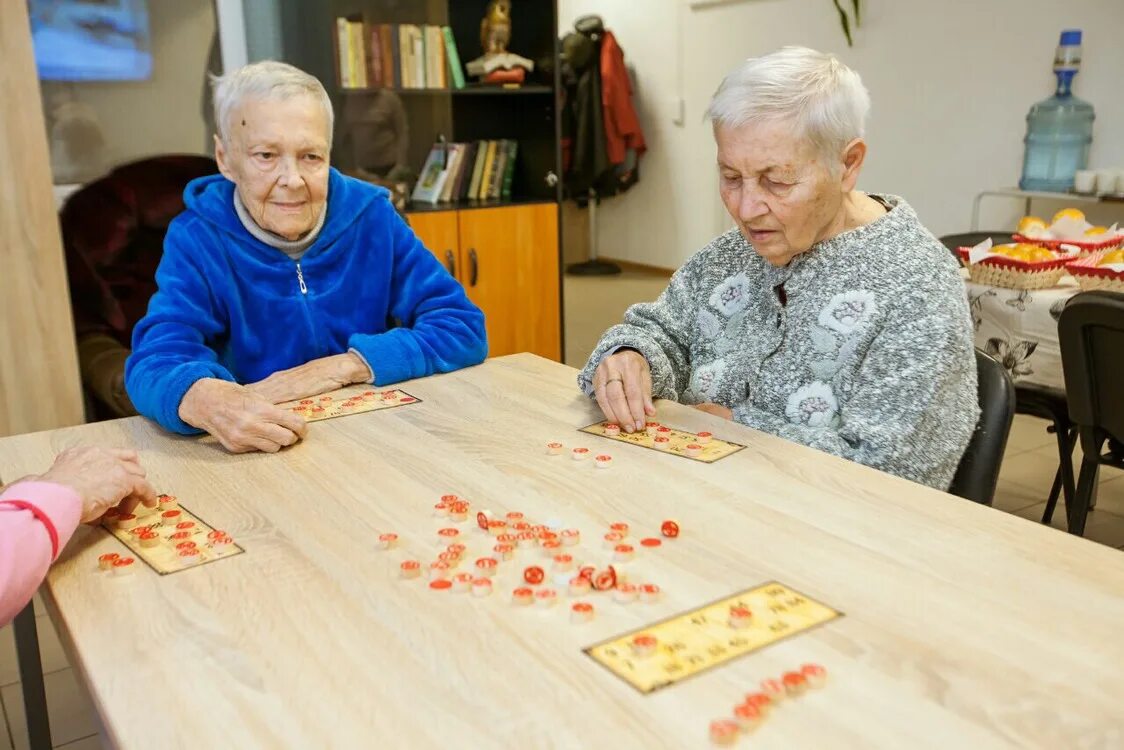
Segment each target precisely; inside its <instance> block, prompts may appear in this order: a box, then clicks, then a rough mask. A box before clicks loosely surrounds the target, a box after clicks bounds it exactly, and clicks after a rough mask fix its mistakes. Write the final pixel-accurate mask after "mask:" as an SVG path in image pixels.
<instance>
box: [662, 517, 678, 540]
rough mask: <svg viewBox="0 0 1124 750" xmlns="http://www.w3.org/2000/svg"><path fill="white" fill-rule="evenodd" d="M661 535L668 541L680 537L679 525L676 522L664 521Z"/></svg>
mask: <svg viewBox="0 0 1124 750" xmlns="http://www.w3.org/2000/svg"><path fill="white" fill-rule="evenodd" d="M660 533H661V534H663V535H664V536H666V537H667V538H668V539H674V538H675V537H677V536H679V524H677V523H676V522H675V521H664V522H663V525H662V526H660Z"/></svg>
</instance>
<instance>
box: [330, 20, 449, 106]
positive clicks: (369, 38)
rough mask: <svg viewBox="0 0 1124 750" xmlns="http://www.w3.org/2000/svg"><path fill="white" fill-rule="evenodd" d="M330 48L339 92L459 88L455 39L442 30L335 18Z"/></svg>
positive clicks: (447, 30) (431, 26) (426, 26)
mask: <svg viewBox="0 0 1124 750" xmlns="http://www.w3.org/2000/svg"><path fill="white" fill-rule="evenodd" d="M335 47H336V69H337V71H338V79H339V80H338V83H339V86H340V88H344V89H368V88H381V87H393V88H399V89H442V90H444V89H451V88H457V89H461V88H464V83H465V79H464V70H463V68H462V66H461V62H460V55H459V54H458V52H457V45H456V40H455V39H454V38H453V32H452V30H451V29H449V27H447V26H434V25H431V24H426V25H417V24H388V23H379V24H373V23H367V22H365V21H363V20H362V19H359V20H356V18H355V17H340V18H337V19H336V38H335Z"/></svg>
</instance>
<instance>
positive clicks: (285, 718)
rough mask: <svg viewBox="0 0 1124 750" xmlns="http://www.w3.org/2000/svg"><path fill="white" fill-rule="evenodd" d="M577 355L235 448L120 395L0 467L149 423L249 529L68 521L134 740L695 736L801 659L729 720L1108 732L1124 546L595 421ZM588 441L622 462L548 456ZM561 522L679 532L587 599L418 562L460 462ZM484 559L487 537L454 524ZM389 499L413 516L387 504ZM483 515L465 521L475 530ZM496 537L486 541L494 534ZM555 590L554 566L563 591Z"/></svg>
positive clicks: (200, 497)
mask: <svg viewBox="0 0 1124 750" xmlns="http://www.w3.org/2000/svg"><path fill="white" fill-rule="evenodd" d="M574 375H575V371H574V370H572V369H570V368H567V367H563V366H561V365H557V364H554V363H550V362H547V361H546V360H542V359H538V358H535V357H532V356H530V355H517V356H513V357H506V358H502V359H498V360H490V361H489V362H487V363H486V364H484V365H482V366H479V367H476V368H471V369H468V370H463V371H461V372H457V373H452V374H449V375H442V376H437V377H433V378H428V379H423V380H418V381H412V382H408V383H404V384H402V385H401V387H402V388H403V389H404V390H406V391H408V392H410V393H412V394H413V395H415V396H418V397H420V398H421V399H423V401H424V403H422V404H416V405H413V406H409V407H403V408H396V409H389V410H385V411H378V412H373V413H370V414H364V415H356V416H351V417H345V418H341V419H335V420H330V421H325V422H319V423H315V424H313V425H311V426H310V431H309V436H308V438H307V439H306V440H305V441H304V442H303V443H301V444H299V445H297V446H295V447H294V448H293V449H290V450H287V451H286V452H284V453H283V454H280V455H273V456H270V455H263V454H253V455H242V456H232V455H228V454H226V453H224V452H223V451H222V450H221V448H219V447H218V446H217V444H216V443H214V442H213V441H210V440H208V439H203V440H200V439H185V438H173V437H169V436H167V435H166V434H164V433H162V432H161V431H160V430H159V429H158V428H156V427H155V426H154V425H153V424H151V423H150V422H147V421H145V420H143V419H139V418H135V419H128V420H119V421H115V422H108V423H101V424H94V425H86V426H83V427H75V428H67V429H61V430H56V431H54V432H46V433H38V434H34V435H25V436H20V437H13V438H6V439H3V440H0V476H3V477H4V478H6V479H9V480H10V479H12V478H14V477H16V476H20V475H22V474H25V473H28V472H34V471H42V470H43V469H44V468H45V467H46V466H47V465H48V464H49V462H50V460H51V457H52V456H53V454H54V453H55V452H56V451H58V450H61V449H62V448H65V447H69V446H72V445H77V444H97V445H106V446H132V447H136V448H138V449H140V451H141V452H142V460H143V462H144V464H145V466H146V467H147V468H148V470H149V475H150V477H151V478H152V479H153V481H154V483H155V484H156V486H157V487H158V488H159V489H161V490H163V491H165V492H169V493H172V494H175V495H177V496H179V498H180V500H181V501H182V502H183V504H184V505H185V506H186V507H188V508H189V509H190V510H192V511H194V512H195V513H197V514H198V515H200V516H201V517H202V518H203V519H204V520H205V521H207V522H208V523H210V524H212V525H213V526H215V527H218V528H224V529H226V530H227V531H229V532H231V533H232V534H233V536H234V538H235V540H236V541H238V542H239V543H240V544H242V545H243V546H244V547H245V548H246V549H247V552H246V554H243V555H239V556H237V557H234V558H231V559H228V560H223V561H219V562H215V563H213V564H210V565H204V566H202V567H200V568H197V569H193V570H189V571H185V572H182V573H177V574H173V575H170V576H166V577H159V576H157V575H155V574H154V573H152V572H151V571H149V570H147V569H146V568H142V569H141V570H138V571H137V572H136V573H135V574H134V575H133V576H131V577H127V578H119V579H115V578H112V577H109V576H108V575H102V574H100V573H97V572H96V571H95V568H96V558H97V556H98V555H99V554H102V553H104V552H110V551H121V549H122V548H121V546H120V544H119V543H118V542H117V541H116V540H115V539H113V538H111V537H110V536H109V535H108V534H106V533H104V532H103V531H100V530H90V531H89V532H88V533H84V534H79V536H78V537H76V539H75V541H74V542H73V543H72V544H71V545H70V546H69V547H68V549H67V550H66V552H65V553H64V555H63V559H62V560H61V561H60V562H59V563H58V564H57V565H56V566H55V568H54V569H53V572H52V573H51V575H50V578H49V580H48V583H47V586H46V587H45V589H44V592H45V597H46V599H47V602H48V606H49V608H50V609H51V610H52V616H53V617H54V619H55V623H56V626H57V627H58V630H59V633H60V636H61V637H62V640H63V642H64V644H65V646H66V648H67V650H68V652H69V654H70V656H71V659H72V663H73V664H74V666H75V668H76V669H77V670H78V671H79V672H80V673H81V674H82V675H84V677H85V679H86V681H87V684H88V686H89V689H90V692H91V695H92V696H93V699H94V703H95V704H96V706H97V708H98V711H99V712H100V714H101V717H102V720H103V721H104V723H105V726H106V729H107V732H108V734H109V735H110V736H111V737H112V738H113V739H114V740H115V741H116V742H117V743H118V744H119V745H120V746H121V747H125V748H152V747H160V748H178V747H183V748H188V747H191V748H199V747H207V748H210V747H223V748H235V747H237V748H242V747H271V748H273V747H299V748H309V747H349V748H350V747H395V748H429V747H448V746H456V747H466V748H492V747H497V748H532V747H559V748H602V747H612V748H631V747H643V748H653V747H675V748H686V747H705V746H707V745H708V739H707V727H708V724H709V722H710V720H711V719H713V718H720V717H723V716H727V715H729V714H730V712H731V710H732V708H733V706H734V705H735V703H737V702H738V701H740V699H741V697H742V696H743V695H744V694H745V693H746V692H747V691H750V690H753V689H755V686H756V685H757V684H758V683H759V681H760V680H761V679H763V678H766V677H774V676H776V675H779V674H780V673H781V672H784V671H786V670H789V669H792V668H793V667H795V666H798V665H800V664H803V663H806V662H816V663H820V664H823V665H824V666H826V667H827V668H828V670H829V672H830V678H829V681H828V684H827V686H826V687H824V688H823V689H821V690H818V691H814V692H812V693H809V694H808V695H806V696H804V697H802V698H800V699H799V700H798V701H794V702H792V703H791V704H790V705H784V706H783V707H782V708H781V709H779V710H778V711H775V712H774V713H773V715H772V716H771V717H770V718H769V719H768V721H767V722H766V723H765V724H764V725H763V726H762V727H761V728H760V729H759V730H758V731H757V732H756V733H755V734H754V736H753V738H752V743H751V742H750V741H749V740H747V739H744V738H743V739H742V740H740V741H739V746H748V745H750V744H752V745H753V746H754V747H765V748H786V749H791V748H793V747H801V748H804V747H817V748H826V747H831V748H838V747H861V748H875V747H886V748H922V747H934V748H936V747H940V748H968V747H971V748H988V747H1043V748H1061V747H1066V748H1075V747H1087V748H1094V747H1106V748H1107V747H1120V746H1121V743H1122V742H1124V734H1122V726H1124V712H1122V710H1121V708H1120V703H1119V701H1120V696H1121V695H1124V555H1122V554H1121V553H1120V552H1118V551H1116V550H1112V549H1108V548H1104V547H1101V546H1099V545H1096V544H1093V543H1091V542H1088V541H1085V540H1081V539H1076V538H1074V537H1071V536H1068V535H1066V534H1064V533H1061V532H1058V531H1055V530H1053V529H1049V528H1045V527H1042V526H1039V525H1037V524H1035V523H1032V522H1030V521H1026V520H1023V519H1020V518H1016V517H1014V516H1011V515H1008V514H1006V513H1002V512H999V511H996V510H993V509H991V508H986V507H982V506H977V505H974V504H972V503H970V502H967V501H964V500H960V499H957V498H954V497H951V496H948V495H944V494H942V493H939V492H936V491H933V490H930V489H927V488H924V487H921V486H918V485H915V484H912V483H909V482H906V481H904V480H899V479H897V478H894V477H890V476H887V475H884V474H881V473H878V472H876V471H874V470H871V469H868V468H866V467H862V466H858V465H856V464H852V463H849V462H846V461H842V460H839V459H835V458H833V457H830V456H826V455H824V454H821V453H818V452H815V451H812V450H810V449H806V448H804V447H802V446H796V445H793V444H791V443H787V442H784V441H781V440H779V439H777V438H774V437H771V436H768V435H764V434H761V433H758V432H755V431H752V430H749V429H745V428H742V427H740V426H738V425H734V424H732V423H728V422H722V421H721V420H718V419H716V418H714V417H710V416H708V415H705V414H702V413H700V412H697V411H695V410H692V409H689V408H687V407H683V406H680V405H676V404H671V403H663V404H660V414H659V416H658V417H657V419H659V420H661V421H663V422H666V423H668V424H670V425H672V426H675V427H680V428H683V429H690V430H695V431H697V430H702V429H710V430H711V431H712V432H714V433H715V434H716V436H717V437H720V438H724V439H728V440H732V441H734V442H740V443H744V444H746V445H747V446H748V449H747V450H743V451H741V452H739V453H737V454H735V455H734V456H731V457H729V458H727V459H724V460H722V461H720V462H719V463H716V464H713V465H706V464H702V463H698V462H694V461H690V460H687V459H684V458H680V457H675V456H668V455H665V454H661V453H658V452H655V451H648V450H643V449H641V448H637V447H633V446H625V445H621V444H618V443H611V442H609V441H607V440H604V439H601V438H593V437H588V436H584V435H579V434H578V433H577V432H576V428H578V427H582V426H584V425H586V424H588V423H590V422H592V421H595V420H596V419H597V418H598V414H597V412H596V410H595V406H594V405H593V404H591V403H589V402H587V401H586V400H585V399H584V398H583V397H581V396H580V395H579V394H578V393H577V392H576V387H575V380H574ZM551 440H559V441H561V442H563V443H565V444H566V446H567V448H569V447H571V446H575V445H587V446H589V447H591V448H594V449H596V451H597V452H608V453H611V454H612V455H613V456H614V458H615V462H614V463H615V465H614V466H613V467H612V468H611V469H609V470H607V471H599V470H597V469H595V468H594V467H593V466H592V462H591V461H585V462H575V461H572V460H571V459H570V458H569V457H568V456H566V455H562V456H548V455H546V452H545V450H544V445H545V444H546V443H547V442H549V441H551ZM447 493H455V494H458V495H461V496H462V497H465V498H467V499H469V500H470V501H472V502H473V504H474V510H475V509H476V508H489V509H491V510H493V511H495V512H497V513H503V512H506V511H511V510H519V511H523V512H524V513H526V514H527V515H528V516H530V517H534V518H537V519H542V520H546V519H555V520H557V521H561V522H562V523H563V525H564V526H576V527H578V528H580V529H582V531H583V535H584V540H583V543H582V545H581V546H580V547H578V548H575V549H576V550H577V554H578V556H579V557H580V556H582V555H583V554H585V553H586V552H588V555H589V556H591V557H596V556H597V555H602V554H604V553H603V551H602V550H601V544H600V541H599V540H600V535H601V534H602V533H603V530H604V529H605V528H606V527H607V525H608V524H609V523H611V522H614V521H620V520H623V521H626V522H628V523H630V524H632V526H633V529H634V530H635V532H637V533H635V535H636V536H642V535H651V534H653V533H655V532H657V530H658V529H659V525H660V522H661V521H662V520H663V519H665V518H675V519H677V520H678V521H679V523H680V525H681V527H682V530H683V533H682V536H681V537H680V538H679V539H677V540H675V541H674V542H668V543H666V544H664V545H663V546H662V547H660V548H658V549H656V550H652V551H645V552H643V553H642V554H641V555H640V556H638V560H637V561H636V562H634V563H633V564H632V566H631V570H632V571H633V572H634V573H635V574H636V575H638V576H639V577H640V578H644V579H650V580H653V581H655V582H657V583H659V584H660V585H661V586H662V588H663V590H664V597H663V599H662V601H659V602H656V603H649V604H643V603H635V604H631V605H622V604H617V603H615V602H613V601H612V599H611V597H610V596H609V595H608V594H593V595H591V596H590V597H589V600H591V601H593V602H594V604H595V606H596V607H597V610H598V615H597V618H596V619H595V620H594V621H593V622H591V623H587V624H583V625H571V624H570V622H569V611H568V607H567V606H565V601H563V602H560V606H558V607H556V608H554V609H553V610H545V611H544V610H540V609H538V608H528V609H524V608H517V607H515V606H513V605H512V604H511V603H510V592H511V590H512V588H513V587H514V586H515V576H516V572H517V571H519V570H521V569H522V567H523V566H524V565H526V564H528V563H529V561H530V560H532V559H536V560H541V559H542V558H539V557H537V556H535V557H532V551H530V550H520V551H519V552H517V553H516V560H515V561H513V562H509V563H504V564H503V565H504V566H506V568H505V569H504V571H503V572H501V573H500V575H499V576H498V577H497V582H498V584H497V587H496V591H495V593H494V594H493V596H492V597H490V598H486V599H485V598H479V599H478V598H473V597H472V596H471V595H468V594H459V593H458V594H454V593H451V592H436V591H431V590H430V589H429V588H428V586H427V584H426V582H425V578H424V577H423V578H422V579H418V580H413V581H403V580H400V579H399V578H398V565H399V563H400V561H401V560H403V559H405V558H406V557H415V558H418V559H421V560H423V561H426V562H428V561H429V560H432V559H433V556H434V554H435V552H436V549H437V544H436V537H435V531H436V529H437V528H439V527H440V526H443V525H448V519H437V518H435V517H434V516H433V513H432V506H433V504H434V503H436V502H437V501H438V499H439V497H440V496H441V495H443V494H447ZM461 528H462V529H463V530H464V532H466V533H467V535H468V537H469V538H470V539H471V540H473V541H472V542H471V543H470V546H469V549H470V555H472V557H471V558H470V559H475V556H476V555H475V554H472V553H477V554H478V552H479V550H481V549H483V547H482V545H483V544H484V542H483V539H484V537H483V535H482V534H480V533H479V532H478V531H476V530H475V529H474V527H473V525H472V524H471V523H469V524H465V525H463V526H462V527H461ZM381 531H395V532H397V533H399V534H400V535H401V537H402V543H401V547H400V548H399V549H397V550H392V551H381V550H379V549H377V548H376V547H377V546H376V544H375V536H376V534H377V533H378V532H381ZM468 532H471V533H468ZM488 544H489V548H490V544H491V543H490V542H488ZM770 580H776V581H780V582H782V583H785V584H787V585H789V586H791V587H793V588H795V589H797V590H799V591H801V592H803V593H804V594H806V595H808V596H811V597H813V598H815V599H817V600H819V601H821V602H824V603H826V604H827V605H829V606H831V607H834V608H835V609H838V610H840V611H842V612H844V613H845V616H844V617H842V618H839V619H836V620H833V621H831V622H829V623H827V624H826V625H823V626H821V627H819V628H816V629H815V630H811V631H808V632H806V633H804V634H801V635H799V636H797V637H794V638H791V639H788V640H785V641H782V642H779V643H777V644H774V645H772V646H770V647H768V648H766V649H763V650H761V651H758V652H756V653H753V654H751V655H748V656H745V657H742V658H740V659H738V660H736V661H733V662H730V663H729V664H727V665H725V666H722V667H719V668H717V669H713V670H711V671H709V672H706V673H704V674H701V675H698V676H695V677H693V678H692V679H689V680H686V681H684V682H682V683H679V684H676V685H673V686H671V687H668V688H665V689H663V690H659V691H657V692H655V693H651V694H648V695H642V694H640V693H639V692H637V691H636V690H634V689H633V688H631V687H630V686H629V685H627V684H626V683H625V682H624V681H622V680H620V679H618V678H617V677H615V676H614V675H612V674H610V673H609V672H608V671H607V670H605V669H604V668H603V667H601V666H600V665H598V664H596V663H594V662H593V660H591V659H590V658H589V657H588V656H586V655H585V654H584V653H583V652H582V649H583V648H584V647H587V646H590V645H592V644H594V643H597V642H599V641H602V640H604V639H607V638H609V637H612V636H615V635H618V634H620V633H623V632H626V631H628V630H631V629H633V628H636V627H640V626H643V625H645V624H646V623H649V622H652V621H655V620H657V619H661V618H663V617H667V616H670V615H673V614H676V613H679V612H681V611H683V610H687V609H691V608H694V607H696V606H699V605H702V604H705V603H708V602H710V601H712V600H716V599H720V598H722V597H725V596H728V595H730V594H733V593H735V592H737V591H740V590H743V589H747V588H750V587H752V586H756V585H758V584H761V583H764V582H766V581H770ZM563 599H565V594H563Z"/></svg>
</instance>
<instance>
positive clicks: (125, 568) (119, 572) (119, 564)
mask: <svg viewBox="0 0 1124 750" xmlns="http://www.w3.org/2000/svg"><path fill="white" fill-rule="evenodd" d="M136 563H137V561H136V560H134V559H133V558H131V557H118V558H117V559H116V560H114V561H113V575H115V576H127V575H129V574H131V573H132V572H133V571H134V570H136V567H137V565H136Z"/></svg>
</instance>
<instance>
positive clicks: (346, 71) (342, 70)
mask: <svg viewBox="0 0 1124 750" xmlns="http://www.w3.org/2000/svg"><path fill="white" fill-rule="evenodd" d="M350 46H351V31H350V28H349V27H348V24H347V19H346V18H337V19H336V69H337V70H338V71H339V79H340V86H341V87H342V88H345V89H349V88H351V87H352V86H353V84H352V82H351V68H350V65H349V64H348V61H349V60H350V59H351V53H350V52H349V51H348V48H349V47H350Z"/></svg>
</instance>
